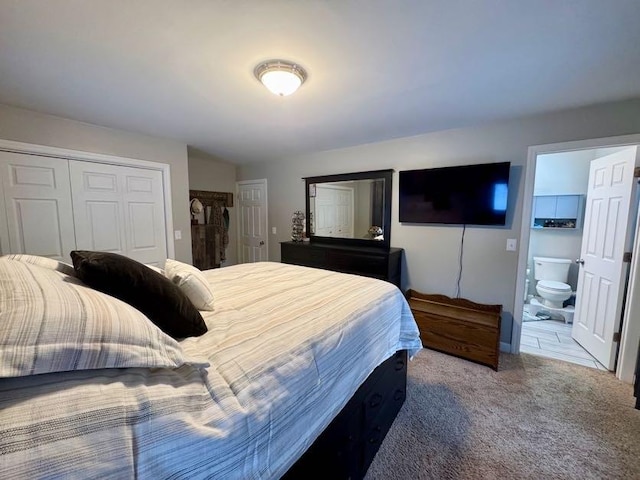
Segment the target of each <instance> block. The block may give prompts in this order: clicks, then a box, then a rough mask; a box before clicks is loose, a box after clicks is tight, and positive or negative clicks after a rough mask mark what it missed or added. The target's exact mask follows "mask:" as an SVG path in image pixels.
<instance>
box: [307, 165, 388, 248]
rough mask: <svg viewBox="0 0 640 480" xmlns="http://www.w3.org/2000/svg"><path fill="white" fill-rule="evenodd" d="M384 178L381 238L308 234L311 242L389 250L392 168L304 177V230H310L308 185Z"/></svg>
mask: <svg viewBox="0 0 640 480" xmlns="http://www.w3.org/2000/svg"><path fill="white" fill-rule="evenodd" d="M377 179H384V211H383V219H384V226H383V227H382V235H383V240H368V239H363V238H334V237H321V236H318V235H311V234H310V233H308V234H309V238H310V240H311V242H312V243H327V244H332V245H351V246H359V247H376V248H382V249H385V250H389V248H390V247H391V192H392V188H393V170H372V171H369V172H356V173H341V174H336V175H323V176H318V177H306V178H305V179H304V186H305V204H306V219H305V223H306V231H307V232H311V222H310V211H311V202H310V196H309V185H312V184H315V183H328V182H349V181H352V180H377Z"/></svg>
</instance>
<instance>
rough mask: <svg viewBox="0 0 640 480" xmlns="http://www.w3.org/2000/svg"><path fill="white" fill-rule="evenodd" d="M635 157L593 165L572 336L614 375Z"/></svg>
mask: <svg viewBox="0 0 640 480" xmlns="http://www.w3.org/2000/svg"><path fill="white" fill-rule="evenodd" d="M636 157H637V148H635V147H633V148H629V149H625V150H623V151H620V152H617V153H614V154H612V155H607V156H606V157H601V158H598V159H596V160H593V161H592V162H591V168H590V171H589V187H588V190H587V205H586V212H585V222H584V233H583V238H582V248H581V259H580V261H581V262H583V263H582V264H581V266H580V272H579V274H578V290H577V295H576V300H577V302H576V313H575V317H574V322H573V329H572V336H573V338H574V339H575V340H576V341H577V342H578V343H580V344H581V345H582V346H583V347H584V348H585V349H586V350H587V351H588V352H589V353H591V355H593V356H594V357H595V358H596V359H598V361H599V362H600V363H602V365H604V366H605V367H606V368H608V369H609V370H613V368H614V362H615V355H616V344H615V342H614V340H613V336H614V333H616V332H618V331H619V329H620V319H621V312H622V301H623V294H624V280H625V274H626V264H625V263H624V262H623V254H624V252H625V251H626V249H627V248H629V247H630V245H629V243H630V238H629V235H628V234H627V230H628V229H627V226H628V225H629V222H630V220H631V218H630V214H631V211H632V209H631V208H630V207H631V199H632V198H634V197H633V193H634V179H633V174H634V167H635V165H636V163H637V162H636Z"/></svg>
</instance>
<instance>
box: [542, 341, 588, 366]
mask: <svg viewBox="0 0 640 480" xmlns="http://www.w3.org/2000/svg"><path fill="white" fill-rule="evenodd" d="M540 350H542V351H549V352H554V353H562V354H563V355H568V356H571V357H577V358H583V359H585V360H591V361H594V359H593V357H592V356H591V355H590V354H589V353H588V352H587V351H586V350H585V349H584V348H582V347H581V346H580V345H577V344H576V345H565V344H562V343H551V342H546V341H544V340H540Z"/></svg>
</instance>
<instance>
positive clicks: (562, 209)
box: [556, 195, 580, 218]
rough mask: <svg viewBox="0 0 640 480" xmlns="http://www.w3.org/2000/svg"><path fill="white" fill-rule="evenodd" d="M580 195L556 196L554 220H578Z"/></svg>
mask: <svg viewBox="0 0 640 480" xmlns="http://www.w3.org/2000/svg"><path fill="white" fill-rule="evenodd" d="M579 201H580V195H558V202H557V205H556V218H578V206H579Z"/></svg>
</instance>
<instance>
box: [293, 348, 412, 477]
mask: <svg viewBox="0 0 640 480" xmlns="http://www.w3.org/2000/svg"><path fill="white" fill-rule="evenodd" d="M406 393H407V351H406V350H401V351H399V352H396V353H395V354H394V355H393V356H391V357H390V358H388V359H387V360H385V361H384V362H383V363H381V364H380V365H379V366H378V367H377V368H376V369H375V370H374V371H373V372H372V373H371V375H369V377H368V378H367V380H365V382H364V383H363V384H362V385H361V386H360V388H359V389H358V390H357V391H356V393H355V394H354V395H353V397H351V399H350V400H349V402H348V403H347V404H346V405H345V407H344V408H343V409H342V410H341V411H340V413H339V414H338V415H337V416H336V418H334V419H333V421H332V422H331V423H330V424H329V426H328V427H327V428H326V429H325V430H324V431H323V432H322V433H321V434H320V436H319V437H318V438H317V439H316V441H315V442H314V443H313V444H312V445H311V447H309V449H308V450H307V451H306V452H305V453H304V455H303V456H302V457H301V458H300V459H299V460H298V461H297V462H296V463H295V464H294V465H293V466H292V467H291V468H290V469H289V471H288V472H287V473H286V474H285V475H284V477H282V478H283V479H286V480H293V479H296V480H297V479H305V480H306V479H309V478H327V479H332V480H339V479H351V480H356V479H362V478H363V477H364V476H365V474H366V473H367V469H368V468H369V465H371V462H372V461H373V457H374V456H375V454H376V453H377V452H378V449H379V448H380V444H381V443H382V440H384V437H385V435H386V434H387V432H388V431H389V428H391V424H392V423H393V420H394V419H395V418H396V416H397V415H398V412H399V411H400V408H401V407H402V404H403V403H404V400H405V398H406Z"/></svg>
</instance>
